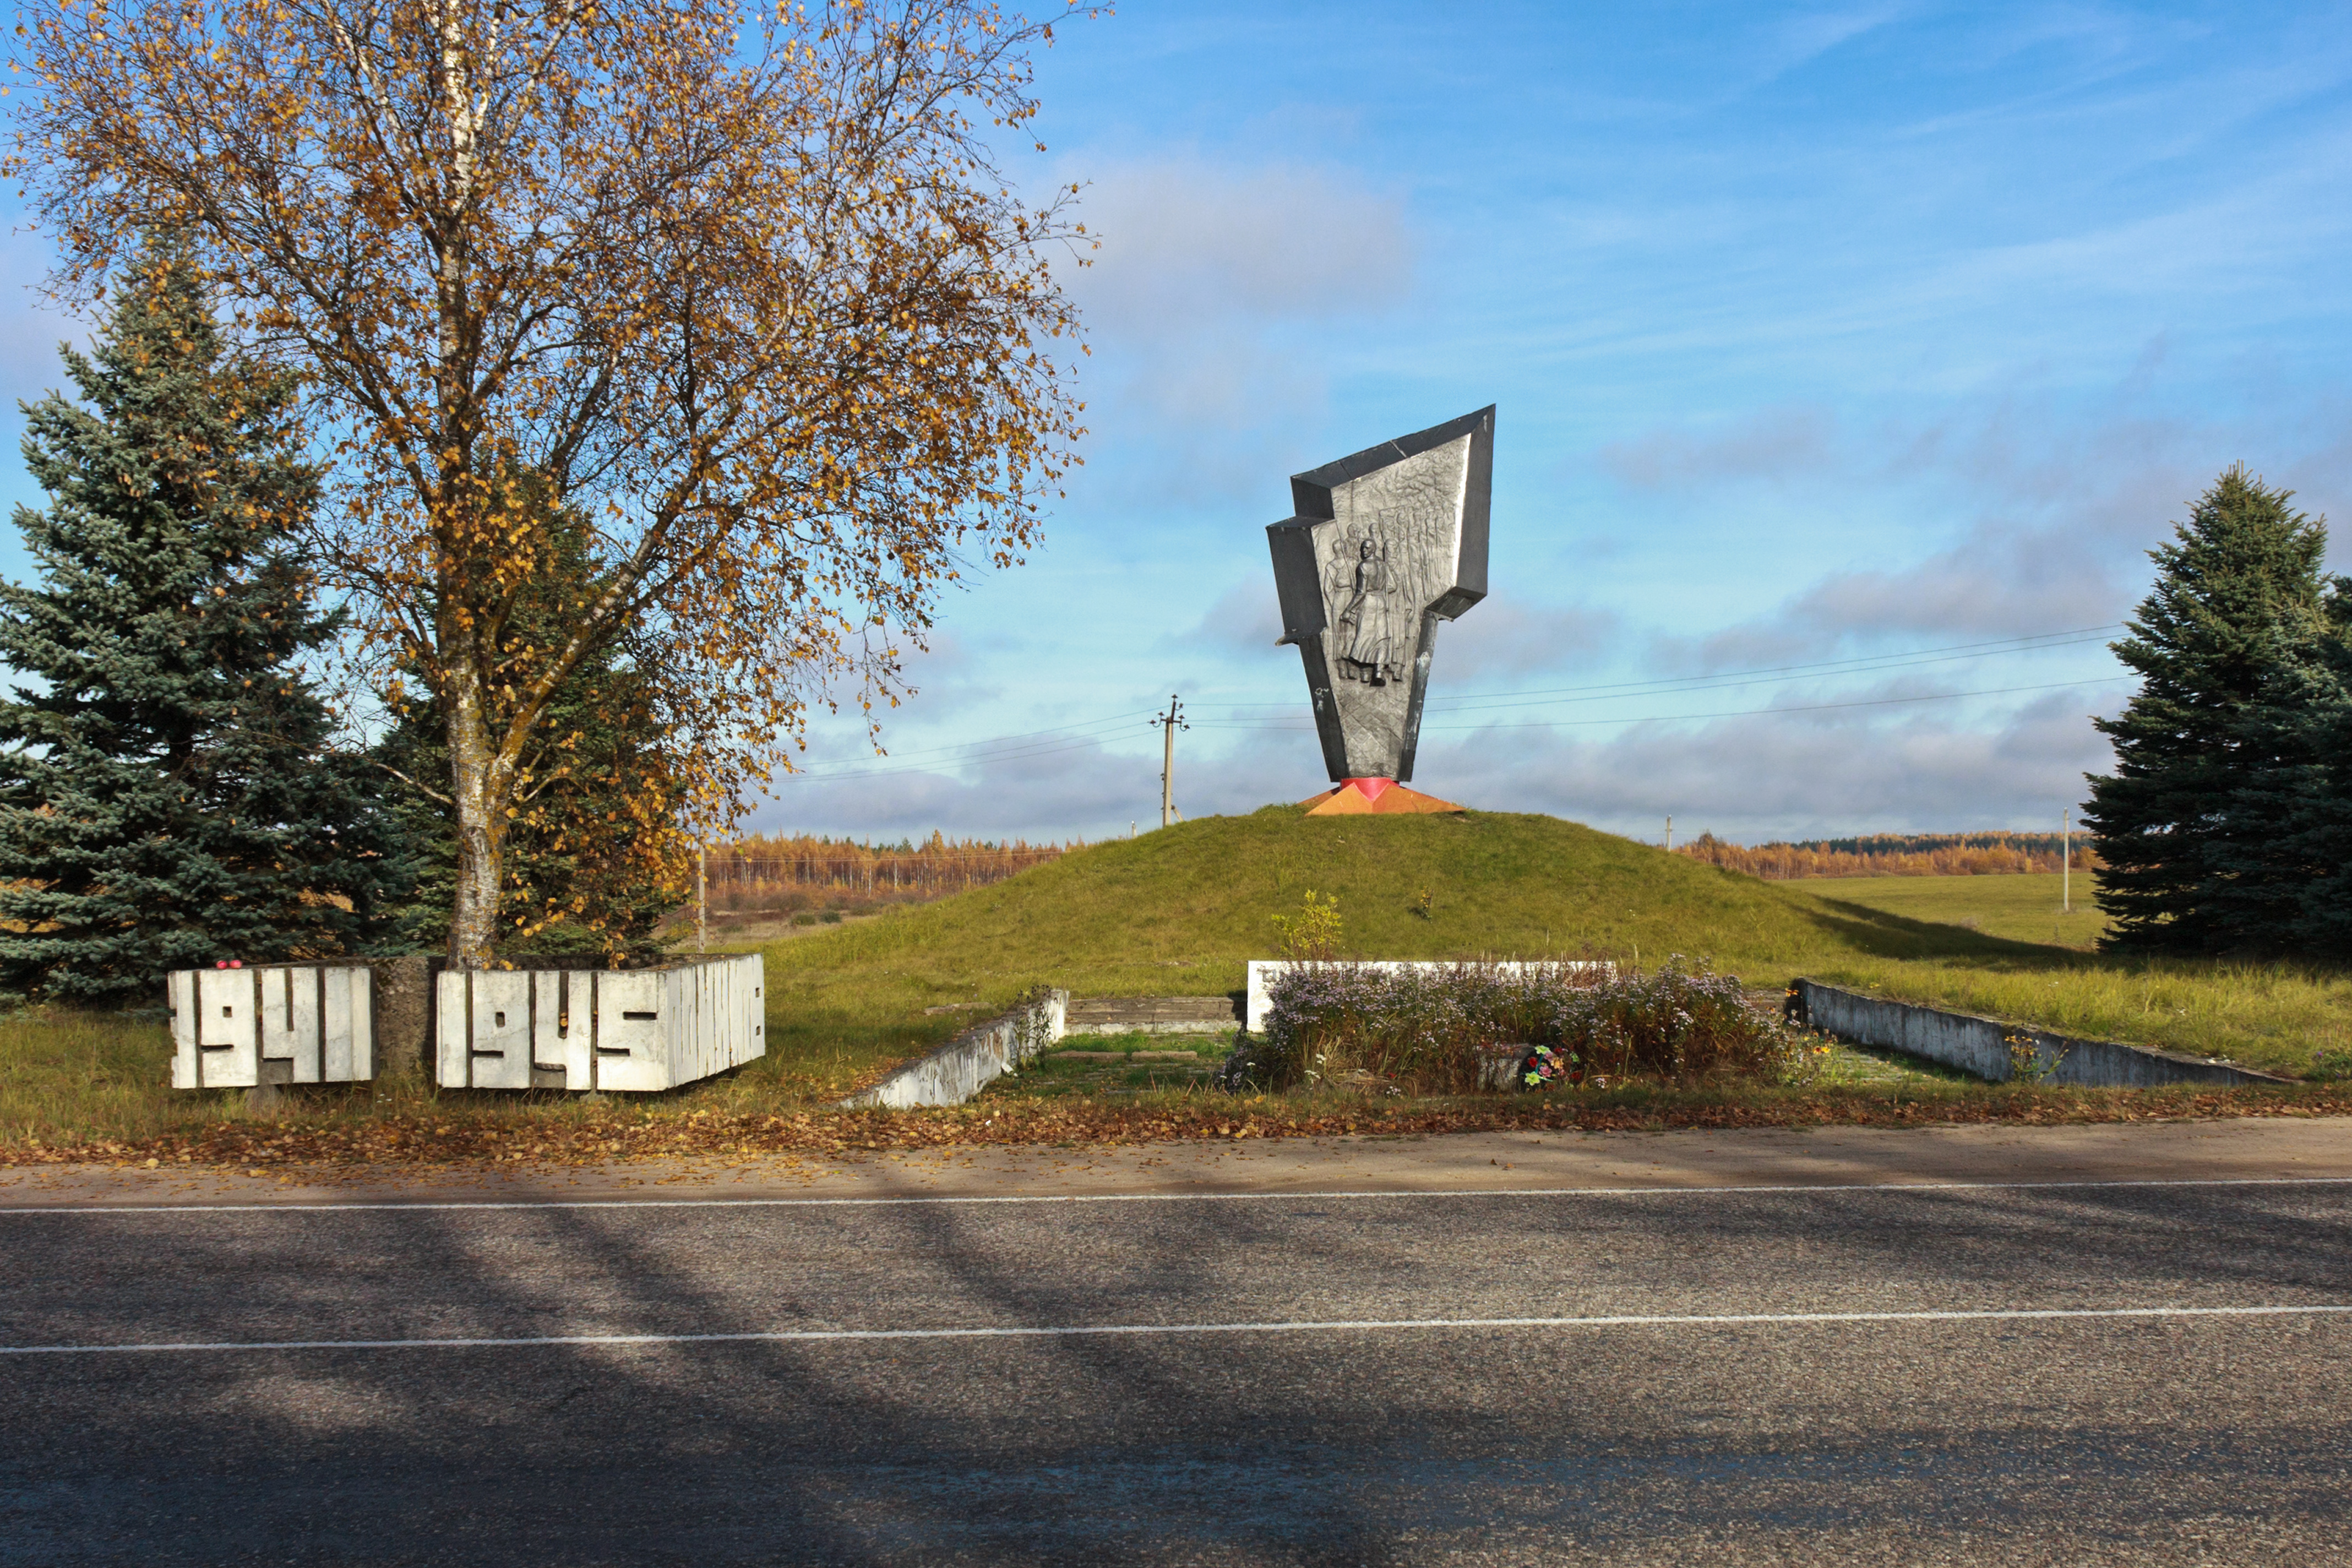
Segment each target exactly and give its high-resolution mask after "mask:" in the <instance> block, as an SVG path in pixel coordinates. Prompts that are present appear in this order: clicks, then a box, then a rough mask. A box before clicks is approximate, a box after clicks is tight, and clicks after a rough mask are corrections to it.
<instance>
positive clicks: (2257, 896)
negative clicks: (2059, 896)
mask: <svg viewBox="0 0 2352 1568" xmlns="http://www.w3.org/2000/svg"><path fill="white" fill-rule="evenodd" d="M2291 499H2292V497H2291V495H2290V493H2289V492H2287V491H2285V490H2279V489H2271V488H2270V487H2268V486H2266V485H2264V484H2263V483H2262V482H2261V481H2260V480H2258V479H2253V478H2252V477H2251V476H2249V475H2248V474H2247V473H2246V471H2245V469H2244V468H2243V467H2242V466H2241V467H2235V468H2231V469H2230V470H2229V471H2228V472H2227V473H2225V474H2223V475H2222V476H2221V479H2219V480H2218V481H2216V483H2215V484H2214V485H2213V487H2212V489H2209V490H2207V491H2206V492H2205V494H2204V496H2203V497H2202V498H2200V500H2199V501H2198V503H2197V505H2196V507H2195V509H2194V510H2192V511H2191V512H2190V514H2189V521H2187V522H2185V523H2181V524H2178V525H2176V527H2175V531H2174V542H2171V543H2168V544H2166V545H2163V546H2161V547H2159V548H2158V549H2157V550H2154V551H2151V552H2149V557H2150V559H2152V560H2153V561H2154V562H2155V563H2157V567H2158V574H2157V582H2156V586H2155V589H2154V591H2153V592H2151V593H2150V594H2149V595H2148V596H2147V599H2146V600H2145V601H2143V602H2142V603H2141V605H2140V606H2139V608H2138V610H2137V613H2136V615H2135V616H2134V618H2133V620H2132V621H2131V622H2130V623H2129V630H2130V635H2129V636H2128V637H2125V638H2124V639H2123V640H2121V641H2119V642H2117V643H2116V644H2115V645H2114V647H2115V652H2116V657H2117V658H2120V659H2122V660H2123V662H2124V663H2125V664H2126V665H2128V666H2130V667H2131V668H2133V669H2134V670H2136V671H2137V672H2138V673H2139V676H2140V689H2139V690H2138V692H2137V694H2135V695H2134V696H2133V698H2132V700H2131V701H2130V702H2129V703H2128V704H2127V705H2126V707H2125V709H2124V711H2123V712H2122V713H2121V714H2120V715H2118V716H2117V717H2116V718H2115V719H2112V720H2100V721H2097V724H2098V728H2099V730H2100V731H2102V732H2103V733H2105V735H2106V736H2108V737H2109V739H2110V740H2112V741H2113V742H2114V743H2115V750H2116V772H2115V774H2114V776H2112V777H2101V776H2098V775H2095V774H2094V775H2091V776H2090V784H2091V802H2090V805H2088V806H2087V807H2086V808H2085V809H2084V814H2083V820H2084V825H2085V826H2088V827H2089V828H2090V829H2091V832H2092V835H2093V840H2094V843H2095V847H2096V848H2097V850H2098V853H2099V857H2100V858H2101V859H2102V860H2104V861H2105V868H2104V869H2102V870H2101V871H2100V872H2099V874H2098V901H2099V906H2100V908H2101V909H2103V910H2105V911H2106V912H2107V914H2108V915H2109V916H2110V917H2111V920H2112V926H2111V929H2110V931H2109V934H2108V936H2107V938H2106V943H2105V944H2106V945H2107V946H2108V947H2110V948H2113V949H2116V950H2120V951H2127V952H2166V953H2182V954H2195V953H2208V954H2218V953H2238V952H2277V951H2281V950H2283V949H2284V948H2287V947H2289V946H2291V945H2292V944H2293V943H2294V941H2295V933H2296V930H2297V927H2298V924H2299V922H2300V921H2301V917H2302V908H2303V901H2304V897H2305V889H2306V884H2307V883H2308V880H2309V877H2308V868H2307V866H2306V865H2305V863H2303V862H2302V861H2301V860H2300V859H2299V858H2298V857H2297V855H2296V853H2295V852H2294V847H2293V846H2292V845H2290V844H2289V843H2288V842H2287V841H2286V839H2285V838H2284V837H2282V835H2281V831H2280V829H2281V826H2282V814H2283V812H2284V811H2285V810H2286V809H2287V804H2288V802H2289V801H2290V800H2291V799H2292V798H2293V797H2294V796H2295V795H2296V794H2297V793H2298V792H2302V791H2305V790H2307V788H2308V783H2307V778H2308V773H2309V769H2310V768H2311V766H2312V765H2313V763H2314V761H2315V759H2314V757H2313V755H2312V752H2311V751H2310V738H2309V736H2308V734H2307V733H2306V732H2305V731H2304V730H2303V729H2302V728H2301V727H2299V726H2298V725H2297V724H2296V723H2295V722H2294V714H2293V709H2294V691H2295V690H2296V689H2297V686H2298V683H2299V682H2300V681H2302V680H2304V679H2305V678H2306V677H2307V676H2308V674H2309V672H2311V671H2312V670H2314V669H2315V668H2317V665H2318V662H2319V659H2320V657H2321V653H2322V648H2323V644H2324V642H2325V638H2326V616H2325V610H2324V607H2323V604H2322V595H2321V579H2320V564H2321V561H2322V558H2323V556H2324V555H2325V553H2326V543H2327V536H2326V527H2325V525H2324V524H2323V523H2321V522H2320V521H2316V520H2315V519H2313V518H2310V517H2307V516H2305V514H2304V513H2302V512H2299V511H2296V510H2294V509H2293V508H2292V507H2291V506H2289V505H2288V502H2289V500H2291Z"/></svg>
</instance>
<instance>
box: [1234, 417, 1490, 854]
mask: <svg viewBox="0 0 2352 1568" xmlns="http://www.w3.org/2000/svg"><path fill="white" fill-rule="evenodd" d="M1494 471H1495V410H1494V407H1493V405H1487V406H1486V407H1485V408H1482V409H1480V410H1479V411H1478V412H1477V413H1475V414H1465V415H1464V416H1462V417H1461V418H1459V419H1455V420H1452V421H1450V422H1449V423H1446V424H1444V425H1440V426H1435V427H1434V428H1433V429H1428V430H1423V431H1422V432H1420V433H1419V434H1418V435H1413V436H1407V437H1402V439H1399V440H1395V441H1386V442H1382V443H1381V445H1380V446H1377V447H1370V449H1368V450H1365V451H1361V452H1358V453H1357V454H1356V455H1355V456H1353V457H1350V458H1340V459H1339V461H1338V462H1336V463H1327V464H1325V465H1324V466H1323V467H1322V468H1315V469H1311V470H1309V471H1308V472H1307V473H1303V474H1294V475H1292V476H1291V479H1290V495H1291V505H1292V506H1293V507H1295V508H1296V509H1297V513H1298V515H1297V516H1296V517H1292V518H1288V519H1286V520H1285V521H1281V522H1277V523H1275V524H1273V525H1271V526H1270V527H1268V528H1267V529H1266V531H1265V534H1266V541H1267V543H1268V544H1269V545H1270V546H1271V547H1272V549H1273V552H1274V584H1275V590H1276V593H1277V594H1278V595H1280V596H1281V600H1282V638H1281V640H1282V641H1283V642H1285V643H1288V644H1291V645H1293V646H1295V647H1297V649H1298V657H1299V659H1300V661H1301V662H1302V663H1304V664H1305V665H1306V667H1307V691H1308V692H1309V694H1310V695H1311V696H1312V698H1313V700H1314V704H1315V730H1316V733H1317V734H1318V735H1319V736H1320V737H1321V738H1322V742H1323V761H1324V764H1325V766H1327V767H1328V769H1329V770H1330V774H1331V778H1332V781H1333V783H1334V784H1335V785H1336V786H1337V787H1335V788H1334V789H1333V790H1331V791H1330V792H1329V793H1328V795H1318V796H1317V797H1316V800H1315V802H1314V803H1313V804H1314V807H1315V810H1316V811H1317V812H1318V813H1321V814H1331V813H1347V814H1353V813H1358V812H1383V813H1385V812H1396V811H1458V810H1460V809H1461V808H1460V807H1459V806H1455V805H1448V804H1447V803H1446V802H1444V801H1441V800H1436V799H1434V798H1433V797H1431V796H1429V795H1420V794H1417V793H1416V792H1414V791H1412V790H1409V789H1404V788H1402V787H1400V786H1402V784H1404V783H1405V782H1406V781H1408V780H1410V779H1411V778H1412V758H1413V752H1414V751H1415V749H1416V748H1417V747H1418V746H1419V744H1420V740H1421V705H1422V700H1423V697H1424V696H1425V695H1426V694H1427V692H1428V689H1429V660H1430V655H1431V654H1432V652H1433V651H1434V648H1435V645H1436V640H1437V623H1438V622H1439V621H1450V620H1453V619H1454V618H1455V617H1457V616H1460V615H1461V614H1462V612H1463V611H1465V610H1467V609H1468V608H1469V607H1470V606H1471V605H1475V604H1476V603H1477V602H1478V601H1479V600H1481V599H1483V598H1485V597H1486V517H1487V507H1488V492H1489V490H1490V489H1491V488H1492V482H1493V478H1494Z"/></svg>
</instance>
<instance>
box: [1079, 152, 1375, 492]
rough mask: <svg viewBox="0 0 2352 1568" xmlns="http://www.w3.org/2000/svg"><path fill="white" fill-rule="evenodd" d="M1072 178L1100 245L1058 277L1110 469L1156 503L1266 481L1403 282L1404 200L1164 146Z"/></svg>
mask: <svg viewBox="0 0 2352 1568" xmlns="http://www.w3.org/2000/svg"><path fill="white" fill-rule="evenodd" d="M1071 177H1072V178H1073V179H1077V180H1083V181H1085V182H1086V184H1087V189H1086V192H1085V194H1084V196H1083V198H1082V204H1083V216H1084V218H1085V221H1086V224H1087V231H1088V233H1089V234H1090V235H1091V236H1093V237H1095V238H1096V239H1097V241H1098V242H1099V245H1100V248H1099V249H1098V250H1097V251H1096V252H1095V253H1094V257H1093V260H1094V265H1092V266H1090V267H1088V268H1086V269H1084V270H1083V271H1080V272H1078V273H1076V274H1075V275H1073V276H1072V277H1071V278H1070V279H1068V281H1067V286H1068V289H1069V292H1070V294H1071V296H1072V297H1073V298H1074V299H1075V300H1076V301H1077V302H1078V304H1079V306H1080V308H1081V309H1082V310H1084V311H1085V314H1086V320H1087V333H1088V341H1089V342H1090V345H1091V347H1092V349H1093V360H1092V364H1091V376H1090V383H1089V393H1088V395H1089V399H1090V407H1089V411H1088V422H1089V424H1090V425H1092V426H1094V427H1095V429H1096V433H1097V442H1098V444H1102V445H1108V444H1110V443H1114V442H1115V443H1117V444H1118V447H1120V452H1121V461H1120V463H1119V464H1118V470H1119V473H1118V479H1116V480H1113V481H1110V482H1112V483H1116V484H1118V486H1119V487H1120V489H1121V490H1122V492H1123V496H1124V497H1125V498H1127V499H1134V498H1137V497H1148V498H1149V499H1150V500H1152V501H1166V500H1199V499H1204V498H1223V497H1228V496H1233V495H1237V494H1243V493H1247V492H1249V491H1251V490H1254V489H1259V488H1262V487H1263V485H1264V483H1265V475H1266V473H1267V472H1268V471H1276V472H1279V471H1280V469H1281V468H1282V465H1283V461H1284V455H1285V454H1286V453H1287V452H1290V451H1292V450H1294V449H1295V447H1296V446H1297V441H1298V440H1299V439H1300V437H1302V436H1303V435H1304V434H1306V433H1308V432H1312V431H1314V430H1316V429H1317V428H1318V426H1319V425H1320V422H1321V419H1322V416H1323V413H1324V410H1325V407H1326V405H1327V402H1328V384H1329V377H1330V375H1331V374H1332V371H1333V368H1334V363H1335V360H1336V359H1337V358H1338V357H1339V356H1341V355H1342V354H1343V353H1344V352H1345V350H1346V348H1347V345H1348V342H1349V334H1351V333H1354V332H1358V331H1362V330H1364V329H1365V328H1366V326H1367V325H1368V324H1370V323H1374V322H1377V321H1379V320H1380V319H1381V317H1382V316H1383V315H1384V314H1386V313H1388V312H1391V311H1393V310H1395V309H1397V308H1398V307H1399V306H1401V305H1402V304H1403V303H1404V302H1405V300H1407V299H1408V298H1409V297H1410V296H1411V293H1412V282H1413V274H1414V258H1415V254H1416V252H1417V250H1418V244H1417V241H1416V238H1415V236H1414V233H1413V230H1412V225H1411V223H1410V221H1409V219H1408V216H1407V213H1406V209H1405V204H1404V201H1403V198H1402V196H1401V195H1398V194H1396V193H1394V192H1390V191H1381V190H1378V189H1375V188H1373V187H1371V186H1370V185H1368V184H1364V183H1363V182H1362V181H1361V180H1360V179H1359V178H1358V177H1357V176H1355V175H1354V174H1352V173H1349V172H1346V171H1340V170H1336V169H1328V168H1321V167H1314V166H1307V165H1289V166H1284V165H1276V166H1272V167H1259V168H1252V169H1236V168H1228V167H1223V166H1220V165H1217V164H1213V163H1207V162H1204V161H1202V160H1198V159H1168V160H1158V161H1149V162H1128V163H1108V164H1097V165H1094V166H1092V167H1090V168H1079V167H1076V166H1073V168H1072V174H1071ZM1102 482H1104V481H1102V480H1099V479H1098V480H1097V483H1102Z"/></svg>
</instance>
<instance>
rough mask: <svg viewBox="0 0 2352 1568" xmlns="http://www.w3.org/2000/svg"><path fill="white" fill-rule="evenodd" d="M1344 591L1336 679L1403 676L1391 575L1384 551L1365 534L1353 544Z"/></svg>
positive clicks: (1379, 681) (1378, 681) (1380, 682)
mask: <svg viewBox="0 0 2352 1568" xmlns="http://www.w3.org/2000/svg"><path fill="white" fill-rule="evenodd" d="M1350 590H1351V591H1350V592H1349V598H1348V603H1347V605H1345V606H1344V607H1343V608H1342V609H1341V610H1340V611H1339V617H1338V627H1339V637H1338V638H1337V639H1336V640H1337V642H1338V644H1339V677H1340V679H1343V680H1361V681H1365V682H1368V683H1370V685H1373V686H1385V685H1386V684H1388V683H1389V682H1390V681H1391V680H1402V679H1404V665H1405V646H1404V643H1405V639H1404V637H1402V635H1400V626H1399V623H1400V621H1401V620H1402V616H1400V615H1399V613H1398V612H1399V608H1400V606H1399V605H1398V604H1397V583H1396V574H1395V571H1394V569H1393V568H1391V566H1390V564H1389V560H1388V553H1387V552H1386V551H1385V550H1384V549H1382V548H1381V546H1380V544H1379V543H1378V542H1376V541H1374V540H1372V539H1370V538H1367V539H1365V540H1364V541H1363V542H1361V543H1360V544H1359V545H1358V546H1357V549H1356V566H1355V573H1354V582H1353V584H1351V585H1350Z"/></svg>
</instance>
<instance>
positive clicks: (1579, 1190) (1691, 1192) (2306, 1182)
mask: <svg viewBox="0 0 2352 1568" xmlns="http://www.w3.org/2000/svg"><path fill="white" fill-rule="evenodd" d="M2347 1184H2352V1176H2229V1177H2211V1178H2200V1177H2185V1178H2184V1177H2164V1176H2158V1177H2150V1178H2147V1179H2146V1180H2116V1181H2084V1182H1796V1183H1784V1184H1778V1185H1762V1184H1759V1185H1751V1186H1724V1187H1485V1188H1477V1187H1465V1188H1461V1189H1459V1190H1455V1191H1444V1190H1438V1189H1432V1188H1414V1189H1412V1190H1409V1191H1400V1192H1377V1191H1374V1192H1292V1191H1274V1192H1249V1193H1059V1194H1057V1193H1034V1194H1028V1193H1017V1194H1004V1195H988V1196H953V1197H951V1196H945V1195H941V1196H935V1197H918V1196H902V1197H874V1198H516V1199H505V1200H490V1199H471V1200H467V1201H465V1202H452V1203H362V1204H335V1203H316V1204H79V1205H76V1204H48V1205H29V1204H28V1205H25V1206H23V1207H20V1208H0V1216H5V1215H68V1214H69V1215H112V1214H372V1213H382V1212H387V1211H389V1212H398V1211H400V1210H404V1209H410V1210H415V1211H416V1212H417V1213H420V1214H432V1213H446V1212H498V1211H503V1210H509V1209H735V1208H902V1207H919V1206H950V1205H987V1204H1174V1203H1308V1202H1314V1203H1324V1202H1332V1201H1337V1200H1339V1199H1346V1198H1647V1197H1705V1196H1709V1195H1722V1194H1730V1193H2000V1192H2053V1191H2070V1190H2083V1189H2095V1188H2103V1187H2338V1186H2344V1185H2347Z"/></svg>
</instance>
